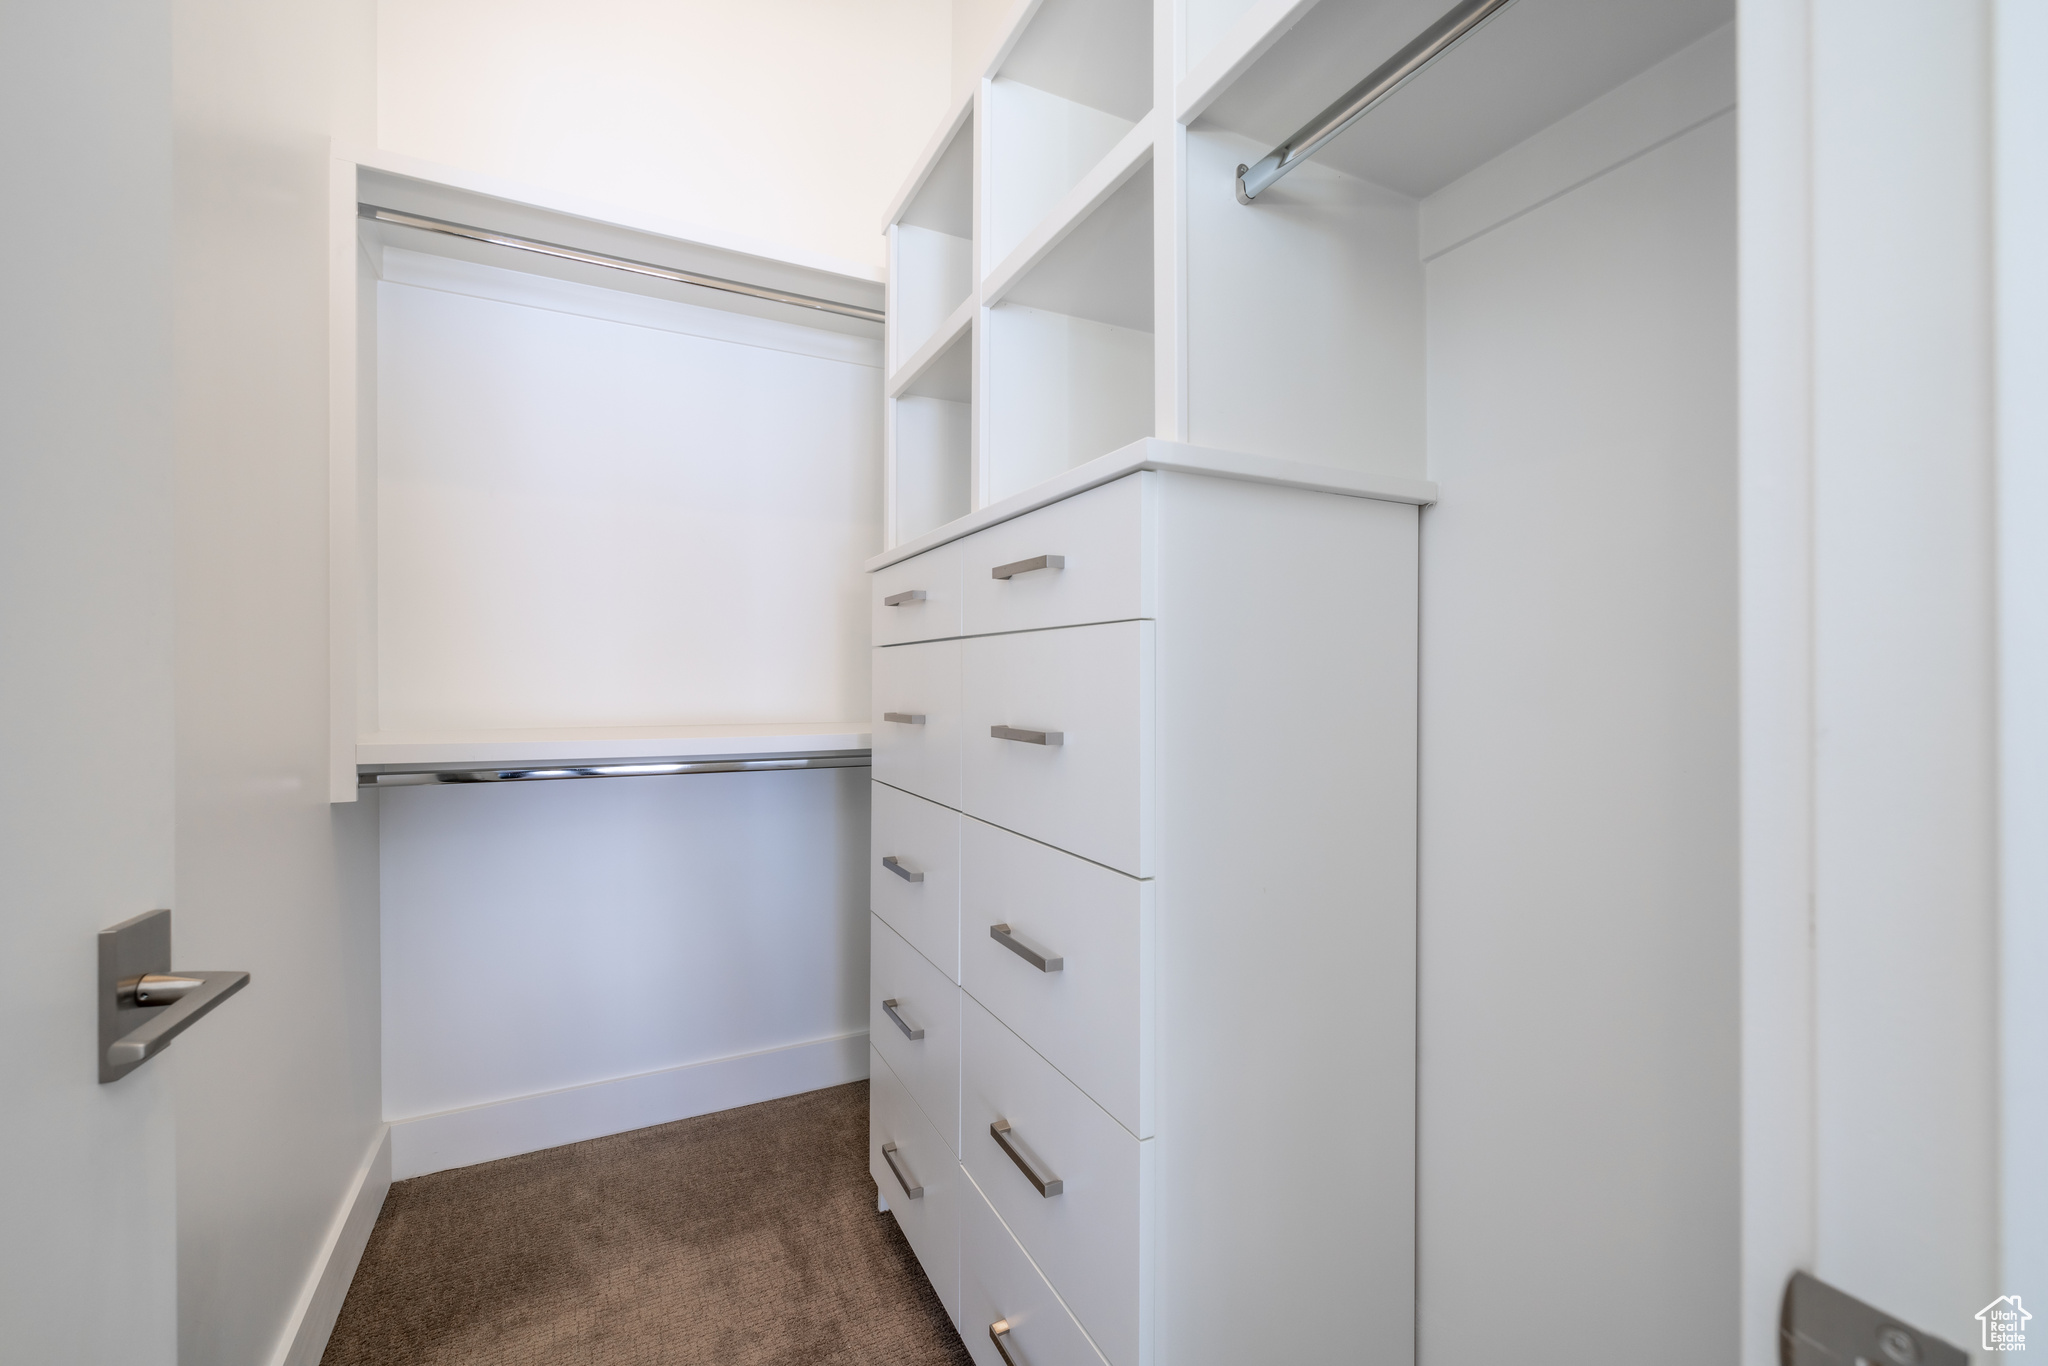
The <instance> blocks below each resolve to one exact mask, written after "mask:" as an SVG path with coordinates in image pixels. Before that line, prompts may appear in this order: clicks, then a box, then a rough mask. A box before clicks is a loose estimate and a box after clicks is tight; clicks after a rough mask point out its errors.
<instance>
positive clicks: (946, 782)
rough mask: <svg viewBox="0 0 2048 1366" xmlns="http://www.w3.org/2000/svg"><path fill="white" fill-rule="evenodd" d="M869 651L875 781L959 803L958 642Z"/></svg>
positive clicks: (948, 641) (944, 802) (936, 800)
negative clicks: (872, 670)
mask: <svg viewBox="0 0 2048 1366" xmlns="http://www.w3.org/2000/svg"><path fill="white" fill-rule="evenodd" d="M869 654H870V655H872V656H873V658H874V661H875V673H874V700H873V702H872V703H871V704H870V705H871V706H872V707H873V710H874V714H873V717H872V718H871V719H872V720H873V723H874V736H875V739H874V749H875V767H874V776H875V779H876V781H878V782H884V783H887V784H889V785H890V786H891V787H900V788H902V789H903V790H904V791H906V792H915V793H917V795H918V796H920V797H929V798H931V799H932V800H933V801H935V802H938V803H940V804H941V805H943V806H953V807H957V806H959V805H960V642H959V641H957V640H937V641H931V642H929V643H927V644H923V645H891V646H888V647H887V648H881V647H877V648H876V649H874V650H871V651H869ZM890 716H899V717H917V718H922V719H920V720H909V721H901V720H899V721H891V720H889V719H887V718H888V717H890ZM984 729H986V727H984Z"/></svg>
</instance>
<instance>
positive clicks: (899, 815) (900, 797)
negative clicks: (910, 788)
mask: <svg viewBox="0 0 2048 1366" xmlns="http://www.w3.org/2000/svg"><path fill="white" fill-rule="evenodd" d="M868 786H869V788H870V790H871V791H872V792H873V794H874V801H873V803H872V806H871V810H872V813H873V815H872V821H873V824H872V825H871V826H870V827H869V828H870V830H871V831H872V834H871V836H870V839H869V850H868V909H869V910H871V911H873V912H874V913H875V914H876V915H878V916H880V917H882V919H883V920H885V921H887V922H888V923H889V927H890V928H891V929H893V930H895V931H896V933H898V934H900V935H902V936H903V937H904V938H905V939H907V940H909V941H910V946H911V947H912V948H914V949H916V950H917V951H918V952H919V953H921V954H923V955H924V956H925V957H927V958H929V959H931V960H932V962H934V963H936V964H937V965H938V966H939V968H940V969H941V970H942V971H943V972H944V973H945V974H946V976H947V977H949V978H951V979H952V980H953V981H955V982H957V981H959V980H960V813H959V812H958V811H955V810H954V809H953V808H952V807H950V806H940V805H939V804H938V803H936V802H928V801H926V800H925V799H924V798H922V797H913V796H911V795H910V794H909V793H908V792H899V791H897V790H896V789H895V788H893V787H890V786H889V785H888V784H887V783H870V784H868ZM885 859H893V860H894V862H893V863H885V862H883V860H885Z"/></svg>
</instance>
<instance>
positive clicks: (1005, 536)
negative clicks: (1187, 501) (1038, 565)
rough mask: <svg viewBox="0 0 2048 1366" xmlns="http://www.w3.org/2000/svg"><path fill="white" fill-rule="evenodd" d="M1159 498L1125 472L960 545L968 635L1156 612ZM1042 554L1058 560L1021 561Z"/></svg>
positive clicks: (1144, 480) (1143, 480) (1149, 483)
mask: <svg viewBox="0 0 2048 1366" xmlns="http://www.w3.org/2000/svg"><path fill="white" fill-rule="evenodd" d="M1156 505H1157V493H1156V487H1155V484H1154V482H1153V476H1151V475H1150V474H1144V473H1139V474H1129V475H1125V476H1124V477H1123V478H1122V479H1119V480H1117V481H1116V482H1115V483H1113V484H1104V485H1103V486H1102V487H1100V488H1093V489H1089V490H1088V491H1087V492H1086V493H1077V494H1075V495H1074V496H1073V497H1072V498H1066V499H1062V500H1061V501H1059V502H1057V503H1054V504H1052V505H1051V506H1049V507H1042V508H1040V509H1039V510H1038V511H1036V512H1027V513H1025V514H1024V515H1023V516H1022V517H1015V518H1012V519H1011V520H1009V521H1007V522H999V523H997V524H996V525H995V526H992V527H989V528H988V529H986V530H984V531H977V532H975V533H974V534H973V535H972V536H969V537H966V538H965V539H964V540H961V541H960V542H958V545H959V546H960V575H961V586H960V591H961V597H962V599H963V603H964V611H965V625H966V631H967V634H969V635H984V634H987V633H988V632H990V631H1028V630H1035V629H1037V628H1039V627H1043V626H1076V625H1080V624H1082V623H1084V622H1093V621H1128V620H1130V619H1132V618H1133V617H1151V616H1156V615H1158V613H1157V611H1156V609H1155V607H1154V605H1153V604H1154V597H1155V592H1154V589H1153V581H1154V578H1155V575H1154V574H1153V571H1152V560H1153V553H1152V548H1153V546H1154V544H1155V543H1156V538H1155V537H1154V536H1153V535H1152V534H1151V530H1152V525H1151V524H1152V522H1153V521H1154V520H1155V514H1154V508H1155V507H1156ZM1046 556H1051V557H1056V558H1057V559H1059V560H1061V561H1063V563H1061V564H1060V565H1059V567H1057V568H1053V567H1050V566H1048V567H1046V568H1042V569H1031V568H1024V567H1022V566H1025V565H1029V564H1031V563H1033V562H1035V561H1037V560H1038V559H1040V558H1041V557H1046ZM998 573H1001V574H1004V575H1005V576H1006V577H1002V578H997V577H995V575H996V574H998Z"/></svg>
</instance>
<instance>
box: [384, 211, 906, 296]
mask: <svg viewBox="0 0 2048 1366" xmlns="http://www.w3.org/2000/svg"><path fill="white" fill-rule="evenodd" d="M356 211H357V212H358V213H359V214H361V215H362V216H363V217H364V218H369V219H374V220H375V221H377V222H379V223H395V224H397V225H398V226H399V227H401V228H418V229H420V230H421V231H422V232H438V233H443V234H446V235H447V236H449V237H466V238H468V239H469V240H470V241H472V242H489V243H490V244H491V245H493V246H499V247H511V248H513V249H514V250H517V251H531V252H536V253H538V254H539V255H542V256H554V257H558V258H560V259H561V260H564V261H581V262H582V263H583V264H585V265H588V266H603V267H605V269H607V270H623V271H629V272H631V273H632V274H634V275H649V276H652V277H653V278H655V279H657V280H673V281H675V282H676V283H677V284H684V285H697V286H700V287H701V288H704V289H720V290H724V291H725V292H726V293H727V294H744V295H746V296H747V297H748V298H751V299H767V300H769V301H770V302H771V303H778V304H794V305H795V306H796V307H798V308H815V309H817V310H818V311H819V312H820V313H837V314H838V315H839V316H841V317H842V318H859V319H860V320H861V321H863V322H871V323H878V322H882V321H884V320H885V318H886V316H887V315H886V314H884V313H883V312H882V310H881V309H879V308H862V307H861V306H860V305H859V304H843V303H840V302H839V301H838V300H837V299H820V298H818V297H817V296H815V295H811V294H793V293H791V292H790V291H788V290H786V289H769V288H768V287H767V286H765V285H750V284H748V283H747V282H746V281H744V280H728V279H725V278H724V277H722V276H718V275H701V274H699V273H698V272H696V271H694V270H675V269H672V268H670V267H668V266H656V265H650V264H648V263H647V262H645V261H634V260H629V259H628V258H626V257H624V256H606V255H604V254H603V253H602V252H595V251H583V250H581V249H579V248H577V247H565V246H562V245H560V244H559V243H556V242H540V241H536V240H535V239H533V238H531V237H515V236H513V235H512V234H511V233H509V232H493V231H492V230H491V229H489V228H473V227H471V226H469V225H468V224H466V223H450V222H448V221H447V220H446V219H441V218H425V217H422V216H421V215H419V214H416V213H401V212H399V211H398V210H397V209H383V208H379V207H378V206H376V205H375V204H358V205H356Z"/></svg>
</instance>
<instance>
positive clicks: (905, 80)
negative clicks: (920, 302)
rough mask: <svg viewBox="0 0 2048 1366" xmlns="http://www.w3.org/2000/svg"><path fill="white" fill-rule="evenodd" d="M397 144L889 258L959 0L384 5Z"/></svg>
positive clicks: (381, 91) (385, 109)
mask: <svg viewBox="0 0 2048 1366" xmlns="http://www.w3.org/2000/svg"><path fill="white" fill-rule="evenodd" d="M377 41H378V106H379V108H378V135H377V136H378V142H379V145H381V146H383V147H385V148H388V149H390V150H392V151H396V152H403V153H406V154H409V155H412V156H418V157H423V158H426V159H427V160H430V161H438V162H442V163H446V164H449V165H454V166H461V167H465V168H468V169H472V170H478V171H488V172H492V173H495V174H498V175H503V176H507V177H510V178H511V179H513V180H517V181H521V182H524V183H528V184H533V185H541V186H547V187H550V188H553V189H557V190H561V191H567V192H571V193H575V194H581V195H586V196H588V197H590V198H592V199H595V200H599V201H602V202H607V203H612V204H617V205H620V206H622V207H627V208H635V209H639V210H641V211H643V212H645V213H650V214H656V215H661V216H666V217H669V218H673V219H679V220H683V221H686V222H692V223H701V224H706V225H710V226H715V227H719V228H724V229H727V230H729V231H734V232H743V233H748V234H751V235H753V236H756V237H762V238H768V239H771V240H776V241H781V242H788V243H792V244H795V245H799V246H804V247H809V248H812V249H814V250H818V251H824V252H829V253H832V254H834V255H837V256H841V257H845V258H849V259H851V260H855V261H860V262H864V263H867V264H869V265H874V266H879V265H881V264H882V260H883V241H882V237H881V235H880V234H881V226H882V225H881V219H882V214H883V212H884V211H885V210H886V209H887V207H888V204H889V199H890V197H891V196H892V195H894V194H895V192H896V190H897V188H898V187H899V186H900V185H901V183H902V181H903V179H904V177H905V176H906V175H908V174H909V172H910V167H911V163H912V162H913V161H914V160H915V159H916V157H917V155H918V153H919V152H920V151H921V150H922V149H923V147H924V144H925V141H926V140H927V139H928V138H929V137H930V136H931V132H932V129H933V127H934V126H935V125H936V124H937V122H938V120H939V118H940V116H941V115H942V113H943V112H944V109H945V105H946V99H947V93H948V86H949V78H950V67H951V64H952V57H953V52H952V41H951V25H950V9H949V5H948V0H860V2H859V3H847V2H846V0H775V3H769V4H762V3H753V4H719V3H715V2H713V0H688V2H687V3H674V4H663V5H648V4H642V3H637V0H587V2H586V3H584V4H580V5H576V6H572V7H566V8H565V7H563V6H561V5H558V4H551V3H548V2H547V0H382V3H381V4H380V6H379V16H378V39H377Z"/></svg>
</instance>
